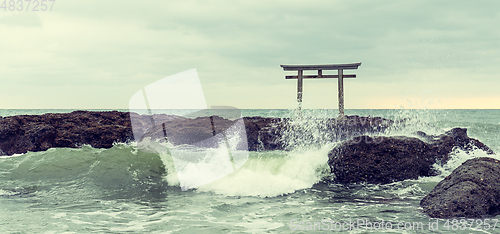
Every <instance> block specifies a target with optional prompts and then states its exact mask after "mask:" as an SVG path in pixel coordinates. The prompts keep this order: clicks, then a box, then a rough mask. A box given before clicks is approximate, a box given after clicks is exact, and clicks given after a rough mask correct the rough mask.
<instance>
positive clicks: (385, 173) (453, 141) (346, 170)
mask: <svg viewBox="0 0 500 234" xmlns="http://www.w3.org/2000/svg"><path fill="white" fill-rule="evenodd" d="M418 135H420V136H421V137H423V138H424V139H425V141H422V140H420V139H419V138H416V137H383V136H380V137H370V136H359V137H355V138H353V139H351V140H348V141H345V142H343V143H342V144H341V145H340V146H338V147H336V148H334V149H333V150H332V151H330V153H329V154H328V156H329V161H328V164H329V165H330V168H331V171H332V173H334V175H335V181H336V182H339V183H359V182H367V183H375V184H386V183H391V182H394V181H401V180H406V179H418V177H420V176H433V175H436V174H437V172H436V171H434V170H433V169H432V165H433V164H434V163H436V162H441V163H445V162H446V161H447V160H448V158H449V154H450V153H451V152H452V151H453V149H454V148H455V147H458V148H460V149H462V150H466V151H469V150H472V149H474V148H479V149H482V150H485V151H487V152H488V153H490V154H491V153H493V151H492V150H491V149H489V148H488V147H487V146H486V145H484V144H483V143H481V142H479V141H478V140H476V139H472V138H469V137H468V136H467V129H464V128H454V129H452V130H450V131H448V132H446V133H445V134H442V135H440V136H429V135H426V134H425V133H423V132H419V133H418Z"/></svg>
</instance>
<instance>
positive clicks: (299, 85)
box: [297, 70, 304, 114]
mask: <svg viewBox="0 0 500 234" xmlns="http://www.w3.org/2000/svg"><path fill="white" fill-rule="evenodd" d="M298 71H299V74H298V77H297V102H298V103H299V114H300V112H301V111H302V80H303V77H304V73H303V70H298Z"/></svg>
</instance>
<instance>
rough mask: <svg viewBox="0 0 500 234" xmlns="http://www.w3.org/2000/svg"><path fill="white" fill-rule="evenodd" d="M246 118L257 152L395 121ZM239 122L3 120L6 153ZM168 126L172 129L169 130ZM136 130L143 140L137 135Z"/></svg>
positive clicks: (181, 140)
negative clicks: (313, 126) (291, 141)
mask: <svg viewBox="0 0 500 234" xmlns="http://www.w3.org/2000/svg"><path fill="white" fill-rule="evenodd" d="M131 119H133V123H134V126H132V121H131ZM242 120H243V124H244V128H245V131H246V136H247V141H248V149H249V150H251V151H259V150H287V149H290V148H293V147H294V146H295V145H294V144H295V143H289V142H290V141H289V139H290V138H294V139H299V140H298V141H300V142H302V143H309V141H310V142H311V143H319V142H317V141H318V139H311V138H312V136H311V134H314V132H318V131H320V132H321V133H322V135H321V137H320V138H321V141H323V142H324V141H330V142H331V141H338V140H343V139H348V138H350V137H352V136H353V135H362V134H365V133H369V132H382V131H384V130H385V129H386V128H388V127H389V126H390V125H391V124H392V123H393V121H392V120H387V119H383V118H380V117H375V118H371V117H359V116H345V117H344V118H331V119H315V120H307V121H309V122H307V121H306V122H303V123H297V124H291V123H290V121H291V120H290V119H287V118H263V117H244V118H242ZM236 121H237V120H228V119H224V118H221V117H219V116H212V117H210V116H205V117H198V118H185V117H180V116H173V115H165V114H155V115H152V116H150V115H139V114H136V113H129V112H118V111H104V112H95V111H74V112H71V113H57V114H44V115H20V116H9V117H3V118H1V119H0V155H12V154H19V153H26V152H28V151H44V150H47V149H49V148H53V147H71V148H75V147H80V146H81V145H83V144H87V145H91V146H92V147H95V148H110V147H112V146H113V144H114V143H119V142H129V141H134V140H139V141H141V140H143V139H144V138H146V137H149V138H150V139H151V140H158V139H164V138H165V136H167V138H168V135H170V138H169V141H170V142H171V143H173V144H190V143H193V142H197V141H201V140H203V139H207V138H210V137H212V136H214V135H215V134H218V133H220V132H221V131H225V130H226V129H228V128H229V127H231V126H233V125H234V124H235V123H236ZM304 121H305V120H304ZM310 121H316V122H315V123H314V124H318V123H319V124H318V126H317V127H315V128H317V129H315V131H311V129H305V128H303V127H302V126H301V124H302V125H305V124H310ZM318 121H319V122H318ZM151 123H153V124H151ZM151 126H153V127H151ZM132 127H133V128H132ZM165 129H167V130H172V131H170V134H167V131H165ZM311 132H313V133H311ZM134 133H136V134H135V135H136V136H140V137H141V139H134ZM287 137H288V138H287Z"/></svg>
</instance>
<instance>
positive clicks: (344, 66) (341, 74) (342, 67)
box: [280, 63, 361, 116]
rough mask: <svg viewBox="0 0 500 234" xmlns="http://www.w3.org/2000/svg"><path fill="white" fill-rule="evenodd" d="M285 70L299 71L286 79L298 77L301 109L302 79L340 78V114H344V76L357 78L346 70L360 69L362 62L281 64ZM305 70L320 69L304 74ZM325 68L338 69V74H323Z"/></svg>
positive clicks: (300, 107)
mask: <svg viewBox="0 0 500 234" xmlns="http://www.w3.org/2000/svg"><path fill="white" fill-rule="evenodd" d="M280 66H281V67H282V68H283V70H284V71H298V75H297V76H285V79H298V81H297V102H298V103H299V111H300V110H301V109H302V80H303V79H321V78H338V82H339V116H344V78H356V75H354V74H353V75H344V70H347V69H358V67H359V66H361V63H348V64H324V65H280ZM304 70H318V75H312V76H304ZM323 70H338V72H339V73H338V75H323Z"/></svg>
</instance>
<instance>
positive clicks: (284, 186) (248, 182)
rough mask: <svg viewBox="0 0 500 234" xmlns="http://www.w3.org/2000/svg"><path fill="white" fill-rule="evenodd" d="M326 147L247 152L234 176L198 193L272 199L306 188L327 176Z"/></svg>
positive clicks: (211, 184) (202, 187)
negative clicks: (246, 158)
mask: <svg viewBox="0 0 500 234" xmlns="http://www.w3.org/2000/svg"><path fill="white" fill-rule="evenodd" d="M328 151H329V147H328V146H325V147H323V148H321V149H319V150H307V151H291V152H285V151H271V152H251V154H250V155H251V156H250V158H249V160H248V161H247V163H246V164H245V165H244V166H243V167H241V168H240V169H239V170H237V171H236V172H235V173H233V174H231V175H229V176H226V177H224V178H222V179H220V180H217V181H215V182H213V183H210V184H206V185H203V186H201V187H199V188H198V191H203V192H208V191H210V192H215V193H219V194H223V195H227V196H259V197H275V196H279V195H283V194H289V193H293V192H295V191H297V190H300V189H307V188H310V187H312V186H313V185H314V184H316V183H317V182H319V181H320V180H321V178H323V177H324V176H325V175H326V174H327V173H329V168H328V166H327V161H328Z"/></svg>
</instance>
